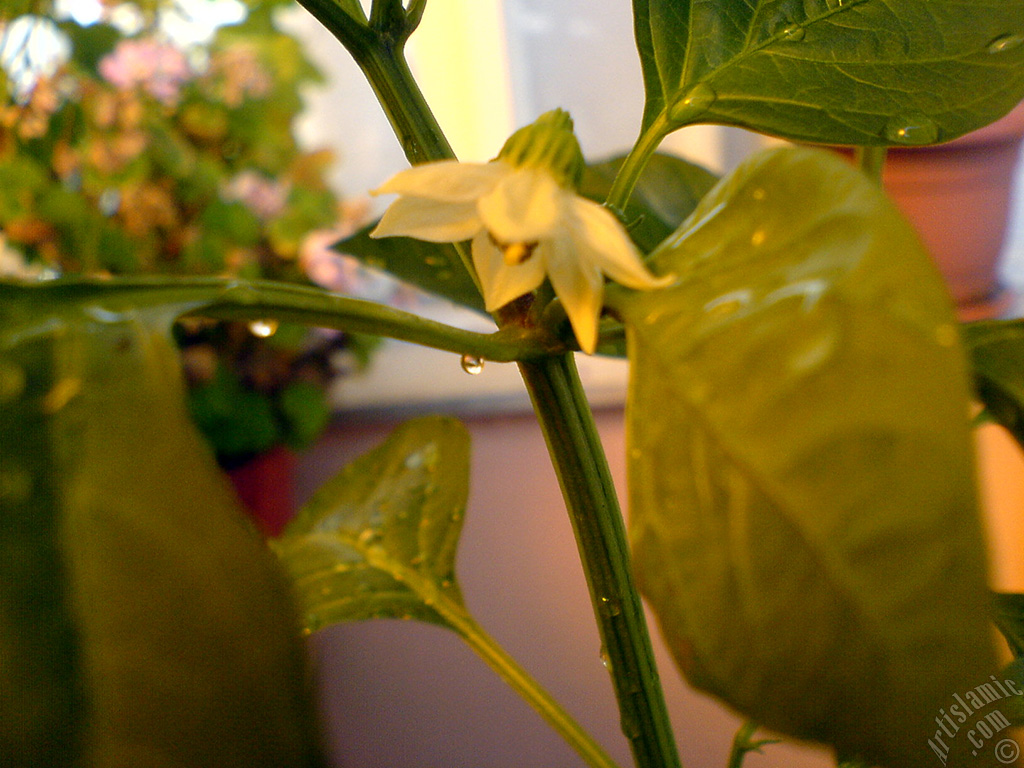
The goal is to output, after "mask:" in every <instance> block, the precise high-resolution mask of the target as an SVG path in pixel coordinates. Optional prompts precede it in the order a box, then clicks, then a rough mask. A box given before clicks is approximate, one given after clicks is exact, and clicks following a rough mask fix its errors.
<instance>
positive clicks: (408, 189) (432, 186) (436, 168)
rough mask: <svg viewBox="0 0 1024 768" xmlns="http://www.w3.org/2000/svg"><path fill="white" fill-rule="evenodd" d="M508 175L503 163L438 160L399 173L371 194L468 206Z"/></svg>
mask: <svg viewBox="0 0 1024 768" xmlns="http://www.w3.org/2000/svg"><path fill="white" fill-rule="evenodd" d="M511 172H512V169H511V168H510V167H509V166H508V165H506V164H505V163H460V162H459V161H458V160H441V161H439V162H436V163H424V164H423V165H415V166H413V167H412V168H407V169H406V170H404V171H400V172H398V173H396V174H395V175H394V176H392V177H391V178H390V179H388V180H387V181H385V182H384V183H383V184H382V185H381V186H379V187H378V188H377V189H375V190H373V191H372V192H371V194H374V195H384V194H389V193H396V194H399V195H409V196H410V197H424V198H429V199H431V200H439V201H444V202H448V203H468V202H470V201H473V200H476V199H478V198H479V197H481V196H482V195H485V194H487V193H488V192H490V191H491V190H492V189H494V187H495V185H496V184H497V183H498V182H499V181H501V179H503V178H504V177H506V176H508V175H509V174H510V173H511Z"/></svg>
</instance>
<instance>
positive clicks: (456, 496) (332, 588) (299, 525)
mask: <svg viewBox="0 0 1024 768" xmlns="http://www.w3.org/2000/svg"><path fill="white" fill-rule="evenodd" d="M468 488H469V434H468V433H467V432H466V429H465V427H463V426H462V424H461V422H459V421H457V420H455V419H451V418H443V417H423V418H420V419H414V420H412V421H410V422H407V423H406V424H404V425H402V426H401V427H399V428H398V429H396V430H395V431H394V432H393V433H392V435H391V436H390V437H389V438H388V439H387V441H386V442H385V443H384V444H382V445H381V446H379V447H378V448H376V449H374V450H372V451H370V452H369V453H367V454H365V455H364V456H361V457H360V458H358V459H356V460H355V461H354V462H352V463H351V464H349V465H347V466H346V467H344V468H343V469H342V470H341V472H339V473H338V474H337V475H336V476H335V477H334V478H333V479H332V480H331V481H329V482H328V483H326V484H325V485H324V486H323V487H321V488H320V490H318V491H317V493H316V494H315V495H314V497H313V498H312V499H311V500H310V501H309V503H307V504H306V506H305V507H304V508H303V509H302V510H301V511H300V512H299V515H298V516H297V517H296V519H295V520H293V521H292V522H291V523H290V524H289V525H288V527H287V529H286V530H285V532H284V535H283V536H282V537H281V538H280V539H278V540H276V541H275V542H274V548H275V550H276V551H277V554H278V555H279V557H280V558H281V561H282V562H283V563H284V565H285V568H286V569H287V571H288V572H289V573H290V574H291V577H292V580H293V582H294V583H295V587H296V589H297V591H298V594H299V599H300V602H301V603H302V606H303V609H304V611H305V624H306V628H307V630H309V631H311V632H312V631H315V630H317V629H320V628H321V627H323V626H326V625H328V624H335V623H339V622H345V621H360V620H363V619H368V618H415V619H419V620H420V621H427V622H432V623H435V624H441V625H443V626H451V625H450V623H449V621H448V619H447V618H446V613H450V612H451V611H452V610H455V611H456V612H459V613H462V612H464V611H463V607H462V597H461V594H460V592H459V588H458V585H457V584H456V583H455V551H456V546H457V545H458V540H459V533H460V531H461V529H462V518H463V514H464V512H465V509H466V497H467V494H468ZM441 606H445V607H446V609H445V610H441V611H439V610H438V609H439V608H440V607H441Z"/></svg>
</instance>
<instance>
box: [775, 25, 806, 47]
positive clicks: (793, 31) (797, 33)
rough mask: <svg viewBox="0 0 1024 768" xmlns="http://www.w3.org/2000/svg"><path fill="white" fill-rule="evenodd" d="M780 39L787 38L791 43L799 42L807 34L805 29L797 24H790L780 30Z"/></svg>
mask: <svg viewBox="0 0 1024 768" xmlns="http://www.w3.org/2000/svg"><path fill="white" fill-rule="evenodd" d="M781 36H782V39H783V40H789V41H790V42H793V43H799V42H800V41H801V40H803V39H804V38H805V37H806V36H807V30H806V29H804V28H803V27H801V26H800V25H799V24H790V25H789V26H788V27H786V28H784V29H783V30H782V34H781Z"/></svg>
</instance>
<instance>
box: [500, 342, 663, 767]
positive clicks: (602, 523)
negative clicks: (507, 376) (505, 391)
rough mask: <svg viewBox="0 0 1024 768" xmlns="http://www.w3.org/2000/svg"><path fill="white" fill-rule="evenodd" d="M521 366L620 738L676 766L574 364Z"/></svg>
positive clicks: (641, 760)
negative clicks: (565, 518)
mask: <svg viewBox="0 0 1024 768" xmlns="http://www.w3.org/2000/svg"><path fill="white" fill-rule="evenodd" d="M519 368H520V371H521V373H522V376H523V380H524V381H525V382H526V387H527V390H528V391H529V393H530V397H531V399H532V401H533V406H534V410H535V411H536V413H537V418H538V420H539V421H540V425H541V429H542V430H543V432H544V438H545V440H546V441H547V445H548V452H549V453H550V454H551V457H552V461H553V463H554V465H555V471H556V474H557V475H558V481H559V484H560V485H561V488H562V495H563V496H564V497H565V500H566V505H567V507H568V510H569V517H570V519H571V521H572V525H573V530H574V532H575V534H576V542H577V546H578V547H579V551H580V557H581V559H582V561H583V569H584V572H585V574H586V577H587V585H588V586H589V588H590V596H591V601H592V603H593V607H594V612H595V614H596V616H597V623H598V628H599V631H600V635H601V641H602V643H603V645H604V649H605V652H606V653H607V659H608V665H609V670H610V672H611V677H612V684H613V686H614V689H615V695H616V698H617V699H618V702H619V710H620V713H621V716H622V730H623V733H624V734H625V735H626V738H627V739H629V741H630V746H631V748H632V750H633V758H634V760H635V761H636V764H637V766H640V767H641V768H677V767H678V766H680V765H681V763H680V761H679V755H678V753H677V751H676V746H675V740H674V738H673V735H672V728H671V723H670V722H669V718H668V710H667V707H666V705H665V699H664V695H663V693H662V690H661V681H660V678H659V676H658V670H657V666H656V663H655V660H654V651H653V648H652V646H651V641H650V635H649V634H648V631H647V623H646V619H645V617H644V613H643V607H642V605H641V603H640V597H639V595H638V593H637V590H636V587H635V584H634V582H633V574H632V569H631V567H630V559H629V546H628V543H627V540H626V531H625V525H624V521H623V518H622V513H621V511H620V509H619V504H618V499H617V497H616V495H615V489H614V485H613V483H612V477H611V472H610V470H609V468H608V464H607V461H606V459H605V455H604V450H603V448H602V446H601V442H600V437H599V436H598V434H597V427H596V425H595V424H594V418H593V413H592V412H591V410H590V406H589V404H588V403H587V401H586V397H585V395H584V393H583V388H582V386H581V384H580V380H579V374H578V373H577V372H576V365H575V361H574V360H573V357H572V355H571V354H564V355H559V356H555V357H547V358H542V359H539V360H535V361H523V362H521V363H520V364H519Z"/></svg>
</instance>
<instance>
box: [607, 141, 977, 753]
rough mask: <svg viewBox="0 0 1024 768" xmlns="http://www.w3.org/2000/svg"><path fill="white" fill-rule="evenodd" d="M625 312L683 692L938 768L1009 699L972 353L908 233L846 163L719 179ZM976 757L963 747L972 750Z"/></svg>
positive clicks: (644, 544)
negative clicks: (665, 282) (975, 453)
mask: <svg viewBox="0 0 1024 768" xmlns="http://www.w3.org/2000/svg"><path fill="white" fill-rule="evenodd" d="M650 265H651V267H652V269H653V270H654V271H655V272H657V273H659V274H666V273H674V274H676V275H677V276H678V282H677V283H676V285H675V286H673V287H670V288H667V289H665V290H662V291H650V292H629V291H625V290H617V291H615V292H610V299H611V300H612V304H613V306H614V308H615V309H616V310H617V311H618V312H619V313H620V314H621V315H622V316H623V318H624V319H625V321H626V323H627V330H628V334H629V346H630V358H631V363H632V374H631V381H630V392H629V413H628V439H629V496H630V502H631V513H630V514H631V517H630V526H631V530H630V532H631V537H632V541H633V545H634V554H635V563H636V568H637V572H638V579H639V581H640V582H641V584H642V588H643V590H644V592H645V594H646V596H647V597H648V599H649V601H650V603H651V605H652V606H653V608H654V610H655V612H656V613H657V615H658V618H659V620H660V624H661V628H662V631H663V633H664V635H665V637H666V638H667V640H668V643H669V646H670V647H671V649H672V650H673V653H674V655H675V658H676V660H677V662H678V664H679V666H680V667H681V669H682V671H683V672H684V673H685V674H686V676H687V677H688V678H689V679H690V680H691V681H692V682H693V683H694V684H696V685H697V686H699V687H701V688H703V689H705V690H708V691H710V692H712V693H715V694H717V695H718V696H720V697H722V698H723V699H725V700H726V701H727V702H729V703H731V704H732V705H733V706H735V707H736V708H737V709H739V710H740V711H741V712H743V713H745V714H746V715H747V716H749V717H751V718H752V719H754V720H756V721H757V722H760V723H763V724H764V725H766V726H768V727H770V728H772V729H776V730H779V731H782V732H784V733H788V734H791V735H794V736H798V737H801V738H808V739H813V740H818V741H824V742H827V743H830V744H832V745H834V746H835V747H836V748H837V750H838V752H839V754H841V755H849V756H855V755H860V756H863V757H864V758H866V759H868V760H869V761H874V762H877V763H880V764H883V765H893V766H918V765H922V766H923V765H932V763H933V761H934V759H935V757H934V755H933V754H932V752H931V750H929V749H928V748H927V746H926V740H927V738H928V737H930V736H931V735H932V733H933V732H934V730H935V723H934V717H935V716H936V714H937V713H938V710H939V708H940V707H944V706H946V705H947V701H948V697H950V696H951V695H952V694H953V693H955V692H957V691H960V690H963V689H965V688H970V687H973V686H975V685H977V684H978V683H980V682H984V681H985V680H986V679H987V676H988V674H989V673H990V671H992V669H993V668H994V667H993V666H992V664H993V660H992V651H991V638H990V635H989V629H988V626H987V624H986V612H987V602H988V598H987V592H986V589H985V565H984V562H985V555H984V546H983V542H982V535H981V532H980V525H979V520H978V514H977V510H976V498H975V496H976V493H975V487H974V471H973V464H972V455H971V450H972V448H971V441H970V433H969V424H968V403H969V397H968V395H969V393H968V386H967V377H966V372H965V370H964V368H965V366H964V360H963V353H962V351H961V349H960V346H959V344H958V342H957V332H956V326H955V324H954V318H953V313H952V310H951V307H950V302H949V299H948V298H947V295H946V292H945V289H944V287H943V286H942V284H941V282H940V278H939V277H938V275H937V273H936V271H935V269H934V266H933V265H932V264H931V262H930V260H929V258H928V256H927V254H926V253H925V252H924V251H923V249H922V247H921V246H920V245H919V243H918V241H917V239H916V237H915V235H914V234H913V232H912V230H911V228H910V226H909V225H908V224H906V223H905V222H904V221H903V220H902V219H901V218H900V217H899V215H898V214H897V213H896V210H895V208H894V207H893V206H892V205H891V203H890V202H889V201H888V200H887V198H886V197H885V196H884V194H883V193H882V192H881V191H880V190H879V189H878V188H877V186H875V185H874V184H873V183H871V182H870V181H868V180H867V179H866V177H864V176H862V175H861V174H860V173H859V172H857V171H855V170H853V169H851V168H849V167H848V166H847V165H846V164H844V163H843V162H842V161H841V160H838V159H836V158H835V157H833V156H831V155H830V154H829V153H825V152H820V151H816V150H807V149H801V150H792V149H784V150H776V151H772V152H768V153H764V154H761V155H758V156H756V157H755V158H754V159H752V160H750V161H749V162H748V163H746V164H745V165H744V166H742V167H741V168H740V169H738V170H737V171H736V172H735V173H734V174H733V175H732V176H730V177H728V178H727V179H725V180H723V182H722V183H721V184H720V185H719V186H718V187H716V188H715V189H714V190H713V191H712V192H711V193H710V194H709V195H708V196H707V197H706V198H705V199H704V200H703V201H702V202H701V204H700V206H698V208H697V210H696V211H694V213H693V215H692V216H691V217H690V218H689V219H688V220H687V222H686V223H684V225H683V226H682V227H681V228H680V230H679V231H678V232H677V233H676V234H675V235H674V236H673V237H671V238H670V239H669V240H668V241H667V242H666V243H665V244H664V245H663V246H662V247H660V248H659V249H657V250H656V251H655V252H654V253H653V254H651V257H650ZM961 741H964V740H961Z"/></svg>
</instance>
